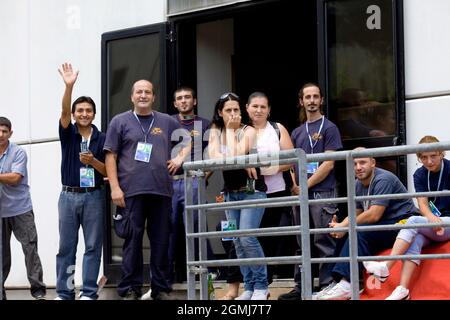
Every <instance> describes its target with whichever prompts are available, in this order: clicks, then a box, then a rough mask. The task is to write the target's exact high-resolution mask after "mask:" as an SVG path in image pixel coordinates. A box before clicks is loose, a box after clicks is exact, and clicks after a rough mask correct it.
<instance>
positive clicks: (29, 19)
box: [0, 0, 166, 286]
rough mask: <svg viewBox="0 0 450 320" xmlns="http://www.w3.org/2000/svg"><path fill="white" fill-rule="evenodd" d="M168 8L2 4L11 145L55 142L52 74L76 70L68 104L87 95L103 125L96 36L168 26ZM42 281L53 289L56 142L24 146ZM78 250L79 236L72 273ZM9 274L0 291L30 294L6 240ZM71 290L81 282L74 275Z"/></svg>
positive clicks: (106, 2) (1, 67)
mask: <svg viewBox="0 0 450 320" xmlns="http://www.w3.org/2000/svg"><path fill="white" fill-rule="evenodd" d="M165 3H166V1H148V0H129V1H123V0H39V1H32V0H2V1H1V2H0V43H2V49H1V50H0V74H1V75H2V76H1V77H0V97H2V103H1V104H0V115H2V116H6V117H8V118H9V119H10V120H11V121H12V123H13V130H14V135H13V137H12V140H13V141H16V142H17V141H30V140H36V139H49V138H57V137H58V119H59V115H60V110H61V96H62V93H63V90H64V85H63V82H62V80H61V78H60V75H59V74H58V72H57V68H58V67H59V66H60V65H61V64H62V63H64V62H66V61H68V62H71V63H72V64H73V66H74V67H75V68H76V69H80V74H79V77H78V83H77V85H76V87H75V90H74V93H73V95H74V97H75V98H76V97H78V96H80V95H89V96H91V97H92V98H93V99H94V101H95V102H96V103H97V107H98V108H97V118H96V120H95V121H94V123H95V124H96V125H97V126H99V127H100V119H101V103H100V102H101V82H100V81H101V74H100V72H101V34H102V33H104V32H107V31H113V30H118V29H123V28H131V27H136V26H141V25H146V24H153V23H159V22H163V21H165V20H166V18H165V13H166V8H165ZM25 149H26V150H27V152H28V155H29V163H28V167H29V171H30V186H31V196H32V201H33V205H34V210H35V217H36V225H37V230H38V237H39V254H40V257H41V261H42V264H43V269H44V281H45V283H46V284H47V285H49V286H54V285H55V284H56V266H55V264H56V262H55V259H56V253H57V250H58V241H59V236H58V213H57V202H58V196H59V191H60V188H61V182H60V161H61V160H60V159H61V155H60V152H61V151H60V146H59V142H52V143H43V144H34V145H32V146H25ZM83 251H84V242H83V237H82V233H81V232H80V241H79V246H78V254H77V270H80V269H81V261H82V254H83ZM12 252H13V256H12V260H13V261H12V269H11V273H10V275H9V277H8V280H7V282H6V286H28V285H29V284H28V280H27V277H26V271H25V265H24V259H23V253H22V250H21V247H20V245H19V244H18V243H17V241H16V240H15V239H14V238H13V240H12ZM75 280H76V283H77V284H80V283H81V275H80V273H79V272H77V273H76V277H75Z"/></svg>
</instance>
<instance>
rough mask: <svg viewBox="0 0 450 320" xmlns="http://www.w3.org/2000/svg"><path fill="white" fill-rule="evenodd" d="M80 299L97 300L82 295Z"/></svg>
mask: <svg viewBox="0 0 450 320" xmlns="http://www.w3.org/2000/svg"><path fill="white" fill-rule="evenodd" d="M79 300H95V299H92V298H89V297H86V296H81V298H80V299H79Z"/></svg>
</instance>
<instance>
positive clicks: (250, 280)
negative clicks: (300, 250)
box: [225, 192, 268, 291]
mask: <svg viewBox="0 0 450 320" xmlns="http://www.w3.org/2000/svg"><path fill="white" fill-rule="evenodd" d="M266 197H267V196H266V194H265V193H264V192H255V193H253V194H248V193H245V192H230V193H227V194H226V199H225V200H226V201H239V200H252V199H265V198H266ZM263 215H264V208H248V209H240V210H227V211H226V216H227V219H228V220H230V219H234V220H236V227H237V229H239V230H243V229H257V228H259V225H260V223H261V220H262V217H263ZM234 246H235V248H236V255H237V257H238V258H239V259H243V258H264V251H263V249H262V247H261V245H260V243H259V241H258V239H257V238H256V237H238V238H237V239H236V240H234ZM240 269H241V273H242V276H243V277H244V289H245V290H249V291H254V290H265V289H267V286H268V283H267V266H266V265H244V266H240Z"/></svg>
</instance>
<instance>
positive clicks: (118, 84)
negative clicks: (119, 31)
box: [107, 33, 161, 120]
mask: <svg viewBox="0 0 450 320" xmlns="http://www.w3.org/2000/svg"><path fill="white" fill-rule="evenodd" d="M159 37H160V35H159V34H158V33H153V34H147V35H143V36H138V37H132V38H125V39H118V40H114V41H109V42H108V46H107V50H108V108H109V115H110V119H108V120H111V118H112V117H114V116H115V115H116V114H118V113H120V112H123V111H126V110H131V109H132V103H131V100H130V96H131V86H132V85H133V83H134V82H136V81H137V80H140V79H149V80H150V81H152V83H153V85H154V89H155V92H156V101H155V105H154V106H153V108H154V109H155V110H160V106H161V94H160V87H161V85H160V84H161V81H160V75H161V73H160V65H161V57H160V45H159V40H160V38H159Z"/></svg>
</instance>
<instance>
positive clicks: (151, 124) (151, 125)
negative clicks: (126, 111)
mask: <svg viewBox="0 0 450 320" xmlns="http://www.w3.org/2000/svg"><path fill="white" fill-rule="evenodd" d="M133 114H134V117H135V118H136V120H137V121H138V122H139V125H140V126H141V130H142V133H143V134H144V142H145V143H147V136H148V133H149V132H150V130H151V129H152V127H153V122H155V115H153V119H152V122H151V123H150V127H148V130H147V132H145V130H144V127H143V126H142V123H141V120H139V117H138V116H137V114H136V112H135V111H133ZM152 114H153V112H152Z"/></svg>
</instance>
